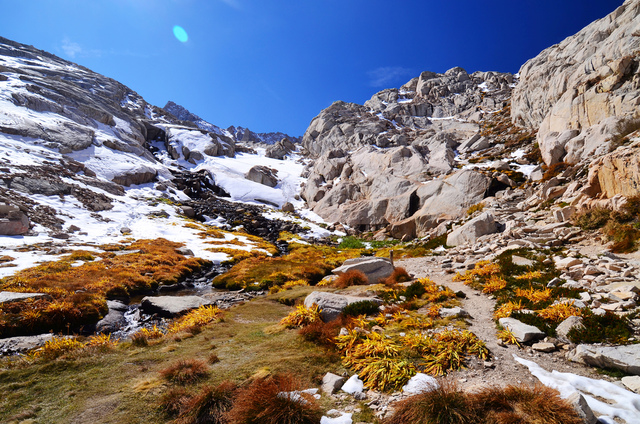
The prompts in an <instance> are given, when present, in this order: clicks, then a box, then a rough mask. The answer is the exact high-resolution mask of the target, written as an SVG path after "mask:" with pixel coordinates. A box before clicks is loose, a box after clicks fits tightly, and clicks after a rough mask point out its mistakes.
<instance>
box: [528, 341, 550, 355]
mask: <svg viewBox="0 0 640 424" xmlns="http://www.w3.org/2000/svg"><path fill="white" fill-rule="evenodd" d="M531 348H532V349H533V350H535V351H538V352H544V353H551V352H553V351H555V350H556V346H555V345H554V344H553V343H535V344H534V345H533V346H531Z"/></svg>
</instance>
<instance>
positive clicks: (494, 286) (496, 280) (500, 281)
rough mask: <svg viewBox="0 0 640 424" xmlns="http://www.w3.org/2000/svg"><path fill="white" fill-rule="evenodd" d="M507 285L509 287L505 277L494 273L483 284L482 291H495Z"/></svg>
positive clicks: (488, 292)
mask: <svg viewBox="0 0 640 424" xmlns="http://www.w3.org/2000/svg"><path fill="white" fill-rule="evenodd" d="M505 287H507V281H506V280H505V279H504V278H501V277H498V276H497V275H492V276H491V277H490V278H489V281H487V282H486V283H484V285H483V286H482V293H487V294H491V293H495V292H497V291H499V290H502V289H504V288H505Z"/></svg>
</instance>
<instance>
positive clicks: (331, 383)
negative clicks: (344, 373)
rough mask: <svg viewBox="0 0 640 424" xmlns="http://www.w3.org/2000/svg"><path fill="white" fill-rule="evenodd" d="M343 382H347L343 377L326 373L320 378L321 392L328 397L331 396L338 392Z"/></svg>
mask: <svg viewBox="0 0 640 424" xmlns="http://www.w3.org/2000/svg"><path fill="white" fill-rule="evenodd" d="M345 381H347V379H346V378H345V377H341V376H339V375H335V374H332V373H330V372H328V373H326V374H325V375H324V377H322V391H323V392H324V393H326V394H328V395H332V394H334V393H335V392H337V391H338V390H340V388H341V387H342V386H343V384H344V383H345Z"/></svg>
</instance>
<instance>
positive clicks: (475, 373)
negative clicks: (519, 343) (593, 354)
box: [395, 258, 610, 388]
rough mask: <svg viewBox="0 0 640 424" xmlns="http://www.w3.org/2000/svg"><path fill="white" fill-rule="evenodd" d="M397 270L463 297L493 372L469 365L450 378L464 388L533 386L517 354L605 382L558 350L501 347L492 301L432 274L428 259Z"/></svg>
mask: <svg viewBox="0 0 640 424" xmlns="http://www.w3.org/2000/svg"><path fill="white" fill-rule="evenodd" d="M395 265H396V266H399V267H404V268H405V269H406V270H407V271H408V272H409V273H410V274H414V275H415V277H416V278H423V277H429V278H431V279H432V280H433V281H434V282H435V283H436V284H439V285H444V286H447V287H449V288H451V290H453V291H455V292H457V291H462V292H464V293H465V294H466V298H465V299H461V301H462V308H463V309H464V310H466V311H467V312H468V313H469V315H470V316H471V319H469V320H468V322H469V324H470V326H469V330H470V331H472V332H473V333H474V334H475V335H476V336H478V337H479V338H480V339H482V340H483V341H484V342H485V343H486V345H487V347H488V348H489V350H490V351H491V354H492V358H491V362H492V363H493V368H489V367H486V366H485V365H484V363H483V362H482V361H471V362H470V363H469V368H468V369H466V370H462V371H458V372H456V373H453V374H451V376H452V378H453V379H455V380H458V383H459V384H460V385H461V387H463V388H473V387H476V386H484V385H487V384H489V385H497V386H505V385H509V384H523V383H526V384H534V383H537V382H538V380H537V379H536V378H535V377H533V376H532V375H531V374H530V373H529V371H528V370H527V368H526V367H524V366H522V365H520V364H519V363H517V362H516V361H515V360H514V359H513V354H516V355H518V356H520V357H522V358H524V359H527V360H531V361H534V362H536V363H538V364H539V365H540V366H542V367H543V368H544V369H546V370H548V371H551V370H557V371H560V372H570V373H573V374H578V375H582V376H587V377H591V378H600V379H607V380H610V379H608V378H606V377H605V376H602V375H598V374H596V373H595V372H594V371H593V370H592V369H590V368H588V367H585V366H583V365H580V364H576V363H573V362H568V361H566V360H565V359H564V354H565V352H564V351H562V350H560V351H556V352H553V353H538V352H535V351H533V350H532V349H531V348H530V347H525V348H524V349H518V348H517V347H516V346H500V345H499V344H498V339H497V337H496V327H495V324H494V322H493V309H494V305H495V301H494V300H492V299H490V298H489V297H488V296H486V295H484V294H483V293H481V292H479V291H477V290H474V289H472V288H470V287H468V286H465V285H464V284H463V283H460V282H454V281H452V278H453V274H443V273H442V272H441V271H439V267H438V268H437V269H438V271H434V268H435V267H434V265H435V264H434V262H431V261H429V260H428V259H427V258H411V259H403V260H398V261H396V263H395Z"/></svg>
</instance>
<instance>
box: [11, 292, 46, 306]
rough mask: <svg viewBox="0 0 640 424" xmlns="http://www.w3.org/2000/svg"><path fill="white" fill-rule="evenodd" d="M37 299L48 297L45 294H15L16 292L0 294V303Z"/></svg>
mask: <svg viewBox="0 0 640 424" xmlns="http://www.w3.org/2000/svg"><path fill="white" fill-rule="evenodd" d="M38 297H49V295H48V294H46V293H17V292H8V291H2V292H0V303H5V302H17V301H20V300H25V299H35V298H38Z"/></svg>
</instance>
